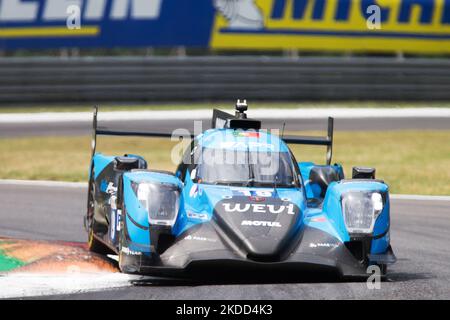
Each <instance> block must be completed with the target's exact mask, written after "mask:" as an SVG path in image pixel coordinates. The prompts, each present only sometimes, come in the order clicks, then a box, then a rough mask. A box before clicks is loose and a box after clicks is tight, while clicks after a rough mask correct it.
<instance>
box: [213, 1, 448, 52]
mask: <svg viewBox="0 0 450 320" xmlns="http://www.w3.org/2000/svg"><path fill="white" fill-rule="evenodd" d="M214 5H215V9H216V19H215V22H214V27H213V32H212V39H211V46H212V47H213V48H215V49H218V48H222V49H223V48H226V49H243V48H246V49H260V50H268V49H307V50H333V51H336V50H338V51H344V50H364V51H388V52H389V51H390V52H395V51H396V50H399V51H404V52H417V53H419V52H450V45H449V44H450V1H448V0H383V1H377V0H360V1H350V0H345V1H344V0H240V1H235V0H216V1H215V2H214ZM373 20H376V23H373V22H374V21H373ZM374 25H375V27H374Z"/></svg>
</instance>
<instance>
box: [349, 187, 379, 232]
mask: <svg viewBox="0 0 450 320" xmlns="http://www.w3.org/2000/svg"><path fill="white" fill-rule="evenodd" d="M341 204H342V211H343V212H342V213H343V215H344V222H345V226H346V227H347V231H348V232H349V233H352V234H370V233H372V232H373V227H374V225H375V221H376V219H377V218H378V216H379V215H380V213H381V211H382V210H383V207H384V200H383V196H382V195H381V193H379V192H348V193H345V194H344V195H342V202H341Z"/></svg>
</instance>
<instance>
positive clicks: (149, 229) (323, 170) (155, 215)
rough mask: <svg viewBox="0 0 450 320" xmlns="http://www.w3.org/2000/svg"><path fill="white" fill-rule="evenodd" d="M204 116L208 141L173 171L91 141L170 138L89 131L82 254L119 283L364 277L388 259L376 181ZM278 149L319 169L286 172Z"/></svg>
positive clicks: (264, 134) (323, 140)
mask: <svg viewBox="0 0 450 320" xmlns="http://www.w3.org/2000/svg"><path fill="white" fill-rule="evenodd" d="M246 110H247V105H246V102H245V101H239V100H238V103H237V105H236V113H235V114H234V115H231V114H228V113H225V112H223V111H220V110H214V111H213V121H212V129H209V130H206V131H204V132H203V133H201V134H199V135H197V136H192V137H190V138H191V139H192V142H191V144H190V147H189V148H188V149H187V150H186V152H185V153H184V156H183V159H182V161H181V163H180V164H179V165H178V167H177V169H176V171H175V172H174V173H172V172H164V171H158V170H155V169H153V168H152V167H151V164H150V165H148V164H147V162H146V160H145V159H144V158H142V157H141V156H138V155H131V154H126V155H124V156H108V155H104V154H101V153H97V152H96V138H97V136H98V135H115V136H148V137H171V136H172V135H171V134H167V133H155V132H129V131H115V130H109V129H100V128H98V127H97V109H95V110H94V130H93V140H92V161H91V165H90V178H89V193H88V207H87V215H86V217H85V227H86V230H87V231H88V233H89V241H88V244H89V248H90V250H92V251H94V252H97V253H102V254H107V253H115V254H116V255H118V256H119V266H120V269H121V270H122V271H123V272H126V273H138V274H151V275H158V276H183V275H200V276H201V275H204V274H206V273H208V272H213V273H218V274H220V273H221V272H227V273H232V270H234V269H236V270H244V269H245V270H249V271H252V270H255V271H256V270H258V271H263V272H264V271H265V270H270V271H271V272H273V271H275V270H279V271H280V272H284V271H286V272H294V273H297V274H298V273H301V272H303V271H311V270H312V271H316V270H320V271H322V270H323V271H326V272H332V273H335V274H339V275H341V276H345V277H347V276H348V277H351V276H366V277H367V276H368V274H367V268H368V267H369V266H372V265H375V266H378V267H379V268H380V269H379V270H380V271H381V272H382V273H383V274H385V273H386V266H387V265H388V264H391V263H394V262H395V260H396V258H395V255H394V253H393V251H392V249H391V246H390V233H389V227H390V216H389V191H388V186H387V185H386V184H385V183H384V182H383V181H381V180H376V179H375V169H372V168H361V167H354V168H353V172H352V178H351V179H348V178H345V177H344V172H343V168H342V166H341V165H339V164H331V156H332V145H333V119H332V118H329V122H328V135H327V136H326V137H303V136H284V135H276V134H274V133H273V132H272V131H271V130H267V129H264V130H263V129H261V121H258V120H254V119H249V118H247V115H246ZM288 144H307V145H322V146H326V147H327V159H326V164H325V165H318V164H314V163H312V162H297V160H296V158H295V157H294V154H293V153H292V152H291V150H290V149H289V147H288Z"/></svg>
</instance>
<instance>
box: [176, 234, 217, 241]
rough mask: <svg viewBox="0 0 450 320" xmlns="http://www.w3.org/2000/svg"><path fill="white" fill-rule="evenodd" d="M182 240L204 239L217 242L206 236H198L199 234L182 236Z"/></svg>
mask: <svg viewBox="0 0 450 320" xmlns="http://www.w3.org/2000/svg"><path fill="white" fill-rule="evenodd" d="M184 240H194V241H206V242H217V240H216V239H213V238H206V237H200V236H193V235H188V236H186V237H185V238H184Z"/></svg>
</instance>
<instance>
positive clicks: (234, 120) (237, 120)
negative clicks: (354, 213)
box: [91, 106, 334, 165]
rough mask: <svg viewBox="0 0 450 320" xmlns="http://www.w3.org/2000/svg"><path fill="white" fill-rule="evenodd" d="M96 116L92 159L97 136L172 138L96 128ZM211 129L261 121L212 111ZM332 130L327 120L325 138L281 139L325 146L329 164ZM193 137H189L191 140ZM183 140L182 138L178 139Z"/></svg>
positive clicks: (251, 126)
mask: <svg viewBox="0 0 450 320" xmlns="http://www.w3.org/2000/svg"><path fill="white" fill-rule="evenodd" d="M97 114H98V107H97V106H95V107H94V115H93V121H92V143H91V150H92V157H93V156H94V154H95V150H96V146H97V135H103V136H127V137H153V138H172V134H171V133H163V132H137V131H117V130H110V129H108V128H98V126H97ZM211 127H212V128H213V129H215V128H234V129H238V128H239V129H244V130H247V129H254V130H259V129H260V128H261V121H259V120H254V119H249V118H247V116H246V114H245V113H243V112H237V113H236V115H235V116H233V115H231V114H229V113H226V112H223V111H221V110H217V109H214V110H213V118H212V123H211ZM333 130H334V119H333V118H331V117H329V118H328V130H327V131H328V133H327V136H326V137H311V136H282V139H283V141H284V142H286V143H287V144H303V145H314V146H326V147H327V155H326V163H327V165H330V164H331V158H332V156H333ZM194 137H195V136H194V135H192V134H191V135H190V138H191V139H193V138H194ZM180 138H183V137H180Z"/></svg>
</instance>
